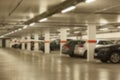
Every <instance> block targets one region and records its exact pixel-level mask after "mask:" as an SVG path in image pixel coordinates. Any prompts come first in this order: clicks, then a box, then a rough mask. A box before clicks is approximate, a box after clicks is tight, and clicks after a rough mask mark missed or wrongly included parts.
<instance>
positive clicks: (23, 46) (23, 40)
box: [21, 36, 25, 50]
mask: <svg viewBox="0 0 120 80" xmlns="http://www.w3.org/2000/svg"><path fill="white" fill-rule="evenodd" d="M21 46H22V50H25V37H24V36H22V40H21Z"/></svg>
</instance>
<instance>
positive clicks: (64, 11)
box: [61, 6, 76, 13]
mask: <svg viewBox="0 0 120 80" xmlns="http://www.w3.org/2000/svg"><path fill="white" fill-rule="evenodd" d="M75 8H76V6H70V7H68V8H66V9H64V10H62V11H61V13H66V12H69V11H72V10H74V9H75Z"/></svg>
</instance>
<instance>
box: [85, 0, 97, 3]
mask: <svg viewBox="0 0 120 80" xmlns="http://www.w3.org/2000/svg"><path fill="white" fill-rule="evenodd" d="M94 1H95V0H86V1H85V2H86V3H91V2H94Z"/></svg>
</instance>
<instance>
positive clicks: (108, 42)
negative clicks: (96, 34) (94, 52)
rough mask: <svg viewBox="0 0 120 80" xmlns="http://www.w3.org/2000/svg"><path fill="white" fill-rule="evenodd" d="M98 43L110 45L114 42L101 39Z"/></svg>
mask: <svg viewBox="0 0 120 80" xmlns="http://www.w3.org/2000/svg"><path fill="white" fill-rule="evenodd" d="M97 44H100V45H108V44H113V43H112V42H111V41H99V42H98V43H97Z"/></svg>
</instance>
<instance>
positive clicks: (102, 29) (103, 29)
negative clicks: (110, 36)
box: [99, 28, 109, 31]
mask: <svg viewBox="0 0 120 80" xmlns="http://www.w3.org/2000/svg"><path fill="white" fill-rule="evenodd" d="M99 30H101V31H107V30H109V29H108V28H101V29H99Z"/></svg>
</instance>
